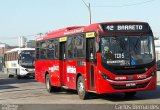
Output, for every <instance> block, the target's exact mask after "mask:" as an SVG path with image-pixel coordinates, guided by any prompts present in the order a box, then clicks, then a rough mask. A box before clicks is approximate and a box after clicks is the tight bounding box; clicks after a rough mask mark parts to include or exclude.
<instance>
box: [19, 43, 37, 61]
mask: <svg viewBox="0 0 160 110" xmlns="http://www.w3.org/2000/svg"><path fill="white" fill-rule="evenodd" d="M39 44H40V43H39V42H37V43H36V51H35V53H36V59H39V55H40V52H39V50H40V45H39ZM17 57H18V56H17Z"/></svg>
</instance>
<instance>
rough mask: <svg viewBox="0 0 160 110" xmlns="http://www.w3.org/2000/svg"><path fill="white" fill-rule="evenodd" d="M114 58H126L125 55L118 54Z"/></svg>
mask: <svg viewBox="0 0 160 110" xmlns="http://www.w3.org/2000/svg"><path fill="white" fill-rule="evenodd" d="M114 56H115V58H124V53H116V54H114Z"/></svg>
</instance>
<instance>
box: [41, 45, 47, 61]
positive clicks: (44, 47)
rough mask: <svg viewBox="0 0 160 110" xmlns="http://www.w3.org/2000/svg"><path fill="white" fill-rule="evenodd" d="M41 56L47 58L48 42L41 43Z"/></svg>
mask: <svg viewBox="0 0 160 110" xmlns="http://www.w3.org/2000/svg"><path fill="white" fill-rule="evenodd" d="M40 58H41V59H46V58H47V44H46V42H42V43H41V47H40Z"/></svg>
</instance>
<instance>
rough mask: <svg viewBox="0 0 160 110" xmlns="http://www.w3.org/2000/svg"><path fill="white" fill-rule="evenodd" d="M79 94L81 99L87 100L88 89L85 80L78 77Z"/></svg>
mask: <svg viewBox="0 0 160 110" xmlns="http://www.w3.org/2000/svg"><path fill="white" fill-rule="evenodd" d="M77 92H78V95H79V98H80V99H82V100H85V99H86V98H87V92H86V87H85V84H84V79H83V78H82V76H79V77H78V81H77Z"/></svg>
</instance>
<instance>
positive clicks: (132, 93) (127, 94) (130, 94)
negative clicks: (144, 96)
mask: <svg viewBox="0 0 160 110" xmlns="http://www.w3.org/2000/svg"><path fill="white" fill-rule="evenodd" d="M135 95H136V92H125V97H128V98H132V97H134V96H135Z"/></svg>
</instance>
